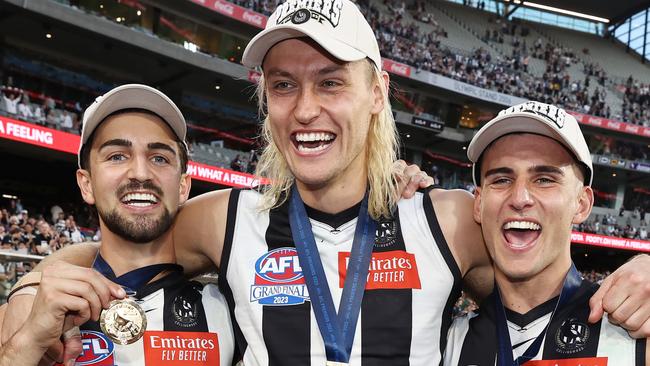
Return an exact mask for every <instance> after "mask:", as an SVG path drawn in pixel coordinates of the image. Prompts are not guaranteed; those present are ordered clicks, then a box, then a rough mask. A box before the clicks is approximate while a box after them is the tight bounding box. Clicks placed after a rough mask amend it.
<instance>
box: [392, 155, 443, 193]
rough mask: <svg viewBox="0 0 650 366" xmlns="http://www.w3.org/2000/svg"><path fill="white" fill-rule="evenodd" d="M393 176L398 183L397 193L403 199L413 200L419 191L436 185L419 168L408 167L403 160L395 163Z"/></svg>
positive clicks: (413, 165)
mask: <svg viewBox="0 0 650 366" xmlns="http://www.w3.org/2000/svg"><path fill="white" fill-rule="evenodd" d="M393 174H394V175H395V177H396V179H397V182H398V186H397V191H398V193H401V197H402V198H407V199H408V198H411V197H413V196H414V195H415V192H416V191H417V190H418V189H420V188H427V187H428V186H430V185H432V184H434V181H433V178H431V177H430V176H428V175H427V173H425V172H423V171H422V170H420V167H419V166H417V165H415V164H411V165H407V164H406V162H405V161H404V160H401V159H400V160H397V161H396V162H394V163H393Z"/></svg>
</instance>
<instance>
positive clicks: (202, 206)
mask: <svg viewBox="0 0 650 366" xmlns="http://www.w3.org/2000/svg"><path fill="white" fill-rule="evenodd" d="M230 192H231V190H230V189H223V190H219V191H213V192H209V193H205V194H202V195H200V196H197V197H194V198H192V199H190V200H188V201H187V202H186V203H185V204H184V205H183V206H182V207H181V209H180V210H179V211H178V215H177V216H176V219H175V220H174V226H173V229H172V230H173V236H174V248H175V250H176V260H177V262H178V264H180V265H182V266H183V268H184V269H185V272H186V273H187V274H190V275H192V274H198V273H202V272H207V271H209V270H211V269H213V268H214V267H215V266H217V267H218V266H219V263H220V261H221V252H222V249H223V243H224V238H225V233H226V222H227V217H228V201H229V197H230Z"/></svg>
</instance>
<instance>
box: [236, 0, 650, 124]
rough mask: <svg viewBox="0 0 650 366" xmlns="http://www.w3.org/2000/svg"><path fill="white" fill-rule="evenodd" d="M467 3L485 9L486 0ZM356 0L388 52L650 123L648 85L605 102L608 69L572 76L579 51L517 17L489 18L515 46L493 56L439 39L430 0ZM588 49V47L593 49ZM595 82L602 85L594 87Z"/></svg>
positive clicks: (460, 75) (584, 109)
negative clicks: (532, 69) (537, 66)
mask: <svg viewBox="0 0 650 366" xmlns="http://www.w3.org/2000/svg"><path fill="white" fill-rule="evenodd" d="M232 1H233V2H234V3H236V4H238V5H241V6H244V7H247V8H250V9H253V10H255V11H258V12H261V13H264V14H266V15H269V14H270V13H271V12H272V9H274V8H275V6H276V5H277V3H278V0H232ZM465 3H466V4H467V5H469V4H470V3H472V5H473V6H476V7H477V8H479V9H481V8H484V5H483V7H482V6H481V3H482V2H480V1H475V2H471V1H467V2H465ZM357 4H358V5H359V6H360V8H361V10H362V12H363V13H364V14H365V15H366V17H367V19H368V21H369V23H370V24H371V26H372V28H373V29H374V30H375V34H376V36H377V39H378V40H379V45H380V51H381V54H382V56H384V57H387V58H390V59H392V60H395V61H399V62H402V63H405V64H408V65H412V66H414V67H416V69H417V70H426V71H430V72H433V73H436V74H441V75H444V76H447V77H450V78H453V79H456V80H460V81H463V82H466V83H469V84H472V85H476V86H479V87H481V88H486V89H490V90H496V91H498V92H501V93H505V94H509V95H514V96H518V97H522V98H526V99H531V100H538V101H543V102H546V103H550V104H555V105H560V106H563V107H564V108H566V109H570V110H574V111H576V112H580V113H585V114H590V115H594V116H599V117H605V118H615V119H621V120H624V121H626V122H630V123H635V124H640V125H643V124H648V125H650V124H649V123H650V122H649V121H650V112H648V110H650V108H648V103H649V100H650V99H649V98H648V89H649V88H650V87H649V86H647V85H639V83H638V82H631V81H628V84H630V85H628V87H627V91H626V95H625V100H624V103H623V105H622V106H610V105H607V104H606V102H605V100H606V96H607V92H608V91H607V89H608V88H607V87H606V85H607V84H606V82H607V81H608V76H607V73H606V72H605V70H604V69H603V68H602V67H601V66H600V65H598V64H593V63H588V62H583V69H584V75H585V78H584V80H572V79H571V78H570V76H569V73H568V72H567V71H566V69H567V67H569V66H571V65H572V64H577V63H579V62H580V61H579V58H578V57H577V55H576V52H575V51H574V50H572V49H570V48H566V47H562V46H559V45H555V44H553V43H551V42H545V41H544V40H542V39H541V38H538V39H536V40H535V41H534V42H532V44H528V42H527V36H528V35H529V33H530V32H529V29H528V28H527V27H525V26H522V25H519V24H517V23H516V22H512V21H506V20H503V19H494V18H492V17H490V18H489V21H488V22H489V23H488V27H486V30H485V35H484V36H482V37H481V39H482V40H483V41H484V42H486V43H488V44H489V43H490V42H498V43H504V42H510V43H511V45H512V50H513V51H512V54H511V55H503V56H502V55H498V56H496V57H495V56H493V55H492V54H491V53H490V52H488V51H487V50H486V49H485V48H478V49H476V50H474V52H470V53H467V52H463V51H460V50H451V49H449V48H447V47H443V46H441V43H440V39H441V38H444V37H447V32H446V30H445V29H444V28H443V27H441V26H440V25H439V24H438V22H437V21H436V19H435V14H434V13H432V12H431V11H430V10H429V8H427V6H426V2H425V1H421V0H416V1H408V2H406V1H396V0H384V1H383V4H384V5H385V6H386V8H387V9H388V10H389V12H388V13H385V12H382V11H380V10H379V9H378V8H377V7H376V6H374V5H373V4H371V3H370V1H369V0H358V1H357ZM405 12H410V14H411V15H412V18H413V19H415V20H416V22H407V21H405V18H404V13H405ZM418 22H421V23H426V24H429V25H431V26H433V31H423V30H422V28H421V27H420V25H419V24H417V23H418ZM504 36H509V37H508V39H506V38H505V37H504ZM582 52H583V53H588V48H586V47H585V48H583V50H582ZM531 57H533V58H538V59H541V60H544V61H545V62H546V71H545V72H544V73H543V75H542V76H539V77H535V76H533V75H531V74H530V73H529V72H528V66H529V63H530V59H531ZM592 80H593V81H592ZM592 82H597V83H598V84H599V86H598V87H597V88H596V89H594V90H593V92H592V93H589V86H590V84H591V83H592Z"/></svg>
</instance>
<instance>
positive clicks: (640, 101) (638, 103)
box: [622, 75, 650, 125]
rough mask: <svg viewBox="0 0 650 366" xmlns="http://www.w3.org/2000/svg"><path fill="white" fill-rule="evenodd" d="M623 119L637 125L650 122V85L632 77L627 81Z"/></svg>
mask: <svg viewBox="0 0 650 366" xmlns="http://www.w3.org/2000/svg"><path fill="white" fill-rule="evenodd" d="M622 114H623V119H624V120H626V121H628V122H630V123H634V124H637V125H641V124H647V123H648V120H650V84H643V83H640V82H639V81H638V80H636V79H634V78H633V77H632V75H630V77H629V78H628V79H627V82H626V85H625V94H624V96H623V111H622Z"/></svg>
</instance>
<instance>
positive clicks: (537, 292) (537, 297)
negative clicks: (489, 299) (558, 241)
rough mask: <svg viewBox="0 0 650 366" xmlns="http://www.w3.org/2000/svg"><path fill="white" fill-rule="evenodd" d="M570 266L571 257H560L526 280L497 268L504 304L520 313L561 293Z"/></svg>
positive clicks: (496, 276) (496, 275) (497, 278)
mask: <svg viewBox="0 0 650 366" xmlns="http://www.w3.org/2000/svg"><path fill="white" fill-rule="evenodd" d="M570 268H571V258H567V259H559V260H558V261H556V262H555V263H554V264H552V265H550V266H548V267H546V268H545V269H544V270H542V272H540V273H538V274H536V275H534V276H533V277H531V278H528V279H524V280H521V279H511V278H508V277H507V276H506V275H505V274H504V273H503V272H501V271H500V270H498V269H496V271H495V279H496V282H497V285H498V286H499V292H500V293H501V300H502V301H503V305H504V306H505V307H506V308H508V309H510V310H512V311H515V312H517V313H519V314H525V313H527V312H529V311H530V310H532V309H534V308H535V307H537V306H539V305H541V304H543V303H545V302H546V301H548V300H550V299H552V298H554V297H556V296H558V295H560V292H561V291H562V286H563V285H564V279H565V278H566V275H567V273H568V272H569V269H570Z"/></svg>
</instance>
